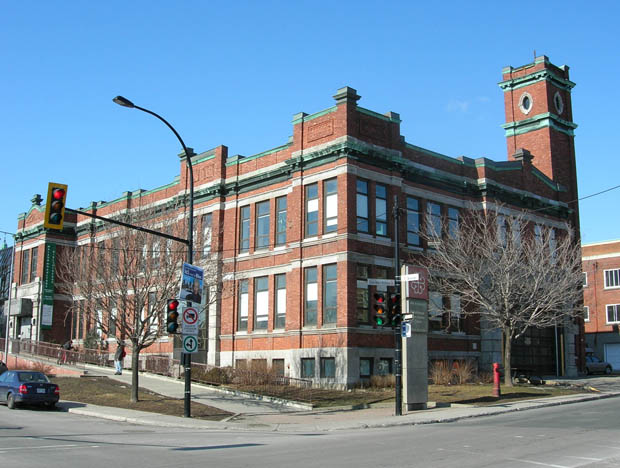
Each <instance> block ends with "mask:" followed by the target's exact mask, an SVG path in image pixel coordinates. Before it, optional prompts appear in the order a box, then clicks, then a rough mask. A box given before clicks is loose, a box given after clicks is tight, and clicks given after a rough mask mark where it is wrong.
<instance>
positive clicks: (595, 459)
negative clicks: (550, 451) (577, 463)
mask: <svg viewBox="0 0 620 468" xmlns="http://www.w3.org/2000/svg"><path fill="white" fill-rule="evenodd" d="M563 456H564V457H566V458H576V459H578V460H591V461H603V460H604V459H603V458H590V457H576V456H574V455H563Z"/></svg>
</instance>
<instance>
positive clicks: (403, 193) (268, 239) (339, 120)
mask: <svg viewBox="0 0 620 468" xmlns="http://www.w3.org/2000/svg"><path fill="white" fill-rule="evenodd" d="M499 85H500V88H501V89H502V90H503V92H504V96H505V109H506V123H505V124H504V126H503V127H504V128H505V132H506V138H507V145H508V161H503V162H497V161H491V160H489V159H486V158H479V159H470V158H468V157H464V156H462V157H458V158H451V157H448V156H445V155H442V154H439V153H437V152H434V151H431V150H428V149H424V148H421V147H418V146H416V145H415V144H413V143H410V142H408V141H407V140H406V138H405V137H404V136H402V135H401V133H400V122H401V120H400V116H399V114H397V113H395V112H387V113H384V114H381V113H377V112H374V111H372V110H368V109H365V108H362V107H360V106H359V105H358V100H359V99H360V96H359V95H358V94H357V92H356V90H355V89H353V88H350V87H345V88H342V89H340V90H338V92H337V94H336V95H335V96H334V99H335V103H334V105H333V106H332V107H329V108H327V109H325V110H323V111H320V112H317V113H314V114H311V115H308V114H305V113H299V114H297V115H295V116H294V117H293V122H292V125H293V135H292V137H290V138H289V140H288V141H287V142H286V143H285V144H283V145H281V146H278V147H276V148H274V149H271V150H268V151H264V152H262V153H259V154H256V155H253V156H247V157H246V156H241V155H228V149H227V147H225V146H218V147H217V148H215V149H212V150H210V151H206V152H203V153H200V154H197V155H194V156H193V158H192V161H193V166H194V183H195V204H194V210H195V211H194V213H195V223H194V224H195V230H196V232H197V233H198V234H199V235H200V237H201V239H202V241H201V242H200V243H198V245H196V246H195V250H196V255H195V257H196V258H197V260H196V261H195V263H196V264H197V265H200V264H201V261H204V259H205V258H207V257H209V258H218V259H219V260H220V261H221V264H222V276H221V277H220V278H215V279H214V280H216V281H219V282H222V283H224V284H225V285H226V286H227V287H226V288H225V290H226V291H228V292H227V293H226V294H222V295H221V296H219V297H216V298H214V299H215V300H214V301H213V304H212V305H211V306H210V307H209V308H208V311H205V317H204V319H205V320H204V323H205V330H204V333H203V336H204V338H205V339H204V340H202V342H201V353H199V355H198V356H196V355H195V358H194V359H195V360H198V361H203V362H207V363H209V364H212V365H219V366H227V365H245V364H248V363H250V362H252V361H257V360H258V361H262V362H265V363H267V364H268V365H271V366H273V367H274V368H275V369H276V370H277V371H278V372H281V373H283V374H285V375H288V376H291V377H303V378H312V379H314V380H315V381H316V382H321V383H325V384H332V383H333V384H340V385H351V384H355V383H356V382H359V381H360V380H363V379H366V378H368V377H369V376H370V375H372V374H380V373H388V372H391V370H392V364H393V357H394V351H393V342H394V340H393V334H392V332H391V330H387V329H377V328H376V327H374V326H373V324H372V314H371V308H372V304H371V302H372V301H370V300H369V298H371V297H372V295H373V293H374V292H375V291H376V287H375V286H369V281H368V280H369V279H370V278H384V279H387V278H393V277H394V275H395V274H396V271H395V265H394V248H395V246H394V221H393V216H392V213H393V210H394V204H395V203H397V205H398V208H399V209H400V212H401V213H402V215H401V217H400V220H401V223H400V225H399V226H398V229H399V238H400V245H399V248H400V258H401V259H402V260H404V261H407V262H409V263H415V257H416V255H418V254H420V253H423V252H424V251H425V250H426V249H427V248H428V246H427V245H426V244H425V242H424V241H423V239H422V236H421V233H422V232H423V231H425V230H427V229H430V228H431V226H433V227H434V228H435V229H438V228H439V229H441V232H443V233H447V232H449V230H451V229H458V224H459V218H460V217H462V216H464V215H465V208H466V207H471V206H474V207H475V209H482V208H483V207H485V206H493V205H494V204H495V203H502V204H504V205H505V206H506V210H522V209H527V210H532V212H531V213H530V215H529V220H531V222H532V223H533V224H541V225H547V226H552V227H555V228H557V229H562V227H563V226H564V223H565V222H566V221H569V222H570V223H571V225H572V226H575V227H576V229H577V230H578V227H579V216H578V212H577V205H576V204H571V203H570V202H572V201H574V200H576V199H577V183H576V172H575V154H574V146H573V138H574V137H573V129H574V128H575V127H576V125H575V124H573V122H572V113H571V94H570V92H571V89H572V87H573V86H574V83H572V82H571V81H570V80H569V77H568V67H566V66H561V67H557V66H555V65H553V64H551V63H550V62H549V60H548V58H547V57H545V56H542V57H538V58H536V60H535V62H534V63H531V64H528V65H525V66H522V67H519V68H513V67H507V68H505V69H504V70H503V81H502V82H500V84H499ZM180 158H181V160H180V162H181V175H180V176H178V177H177V178H175V179H174V180H173V181H172V182H171V183H170V184H168V185H166V186H164V187H159V188H156V189H153V190H150V191H144V190H139V191H137V192H126V193H124V194H123V196H122V197H121V198H119V199H117V200H113V201H111V202H107V203H105V202H99V203H93V204H91V206H89V207H88V208H86V210H89V211H91V212H93V213H96V214H98V215H104V216H114V215H115V214H119V213H121V212H123V210H126V209H133V208H136V207H150V206H151V207H152V206H155V205H157V206H161V207H174V206H182V205H183V203H184V202H186V198H187V197H186V193H187V190H188V182H187V170H186V168H185V163H184V158H185V155H180ZM64 182H67V183H68V184H69V186H70V185H71V181H64ZM68 203H69V206H72V205H71V201H70V198H69V202H68ZM166 210H169V212H170V213H169V214H174V215H179V214H182V213H184V209H183V208H181V209H179V208H163V211H164V212H165V211H166ZM42 222H43V208H42V207H41V206H40V200H39V199H36V198H35V200H34V204H33V206H32V207H31V208H30V210H29V212H28V213H25V214H22V215H20V217H19V226H18V229H19V232H18V238H17V245H16V250H17V258H16V267H15V276H14V285H13V293H14V295H16V297H28V298H30V299H31V300H32V302H33V306H34V307H33V309H32V316H31V317H30V319H31V323H32V324H34V327H33V329H34V330H35V331H34V333H33V338H35V339H40V340H43V339H46V340H52V339H53V340H55V341H57V342H61V341H62V340H63V339H64V337H65V336H68V335H69V334H71V335H72V337H73V338H76V339H83V338H84V335H85V331H86V328H87V327H88V326H89V324H84V323H82V322H81V321H80V320H79V319H78V318H77V317H69V318H68V319H67V318H65V313H64V311H65V310H67V304H68V301H70V300H71V298H69V297H63V296H61V295H59V294H58V293H57V294H56V295H55V297H54V308H53V318H52V324H51V327H50V328H49V330H45V331H43V332H42V331H41V330H40V327H39V326H37V325H36V324H37V320H38V319H39V317H40V310H41V306H40V294H41V290H42V282H41V278H42V273H43V265H44V257H46V255H45V254H44V246H45V245H46V244H49V243H56V244H60V245H67V246H71V245H75V244H76V242H78V241H79V242H80V243H88V242H101V241H102V240H104V239H105V238H106V232H105V231H101V229H99V228H97V225H96V224H94V223H93V222H92V220H91V219H89V218H86V217H83V216H77V217H75V216H73V217H68V218H67V221H66V222H65V229H64V231H63V232H62V233H55V232H51V231H46V230H45V229H44V228H43V226H42ZM106 242H110V239H107V240H106ZM33 258H36V259H37V260H36V261H34V260H33ZM52 271H53V270H52ZM205 294H209V291H205ZM460 307H461V306H460V298H458V297H441V296H438V295H437V294H434V293H433V292H432V291H431V301H430V310H429V312H430V318H429V330H430V332H429V341H428V342H429V357H430V359H431V360H433V359H472V360H475V361H476V362H477V363H478V364H479V366H480V368H481V369H483V370H488V369H489V368H490V364H491V363H492V362H494V361H501V335H500V334H499V333H498V332H497V331H495V330H487V329H485V327H484V326H482V327H481V324H480V323H479V321H478V320H476V319H475V318H472V317H470V318H467V319H464V318H463V317H462V315H461V308H460ZM162 313H163V311H162ZM24 317H26V316H23V314H22V317H21V319H23V320H25V321H27V318H24ZM39 321H40V320H39ZM564 325H565V326H563V327H560V328H559V329H556V330H533V331H532V332H531V333H530V334H528V335H527V336H526V337H523V338H522V340H521V341H519V342H517V343H515V347H514V353H513V356H514V358H515V361H516V362H517V363H521V364H524V365H527V366H528V367H529V368H532V369H537V370H539V371H540V372H541V373H555V371H556V369H557V367H558V365H559V363H562V365H563V366H564V367H563V369H561V370H560V371H561V372H562V373H566V374H574V373H575V372H576V370H577V368H578V367H581V366H582V364H583V362H582V361H583V334H582V328H581V327H580V325H579V324H577V325H575V324H573V323H572V322H570V323H568V322H567V323H566V324H564ZM16 333H17V328H16V327H13V328H12V334H13V335H12V336H15V335H16ZM109 340H110V341H114V339H113V338H109ZM560 341H561V346H559V345H558V343H559V342H560ZM154 348H155V347H154ZM156 348H157V349H151V350H146V353H145V352H143V354H148V353H149V352H154V353H155V352H156V353H162V352H168V353H170V352H172V348H173V341H172V340H169V339H168V337H167V336H164V337H162V339H161V340H160V342H159V343H157V346H156Z"/></svg>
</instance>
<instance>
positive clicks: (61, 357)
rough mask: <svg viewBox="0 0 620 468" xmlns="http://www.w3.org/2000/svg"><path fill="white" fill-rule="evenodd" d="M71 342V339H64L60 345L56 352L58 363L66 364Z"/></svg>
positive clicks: (71, 347)
mask: <svg viewBox="0 0 620 468" xmlns="http://www.w3.org/2000/svg"><path fill="white" fill-rule="evenodd" d="M72 345H73V343H72V342H71V340H69V341H66V342H65V343H64V344H63V345H62V347H61V348H60V352H59V353H58V364H66V363H67V352H68V351H71V350H72V349H73V346H72Z"/></svg>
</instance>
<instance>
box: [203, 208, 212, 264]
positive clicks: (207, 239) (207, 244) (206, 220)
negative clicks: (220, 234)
mask: <svg viewBox="0 0 620 468" xmlns="http://www.w3.org/2000/svg"><path fill="white" fill-rule="evenodd" d="M211 222H212V215H211V213H208V214H205V215H202V254H203V255H207V254H208V253H209V252H211V232H212V231H211Z"/></svg>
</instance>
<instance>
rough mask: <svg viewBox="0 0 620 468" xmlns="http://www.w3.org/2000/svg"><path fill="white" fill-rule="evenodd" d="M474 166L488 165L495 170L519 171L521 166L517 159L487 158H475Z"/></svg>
mask: <svg viewBox="0 0 620 468" xmlns="http://www.w3.org/2000/svg"><path fill="white" fill-rule="evenodd" d="M475 165H476V167H488V168H490V169H492V170H494V171H495V172H501V171H520V170H521V168H522V167H523V166H522V165H521V163H520V162H518V161H493V160H491V159H487V158H479V159H476V162H475Z"/></svg>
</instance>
